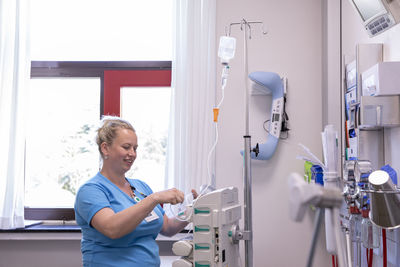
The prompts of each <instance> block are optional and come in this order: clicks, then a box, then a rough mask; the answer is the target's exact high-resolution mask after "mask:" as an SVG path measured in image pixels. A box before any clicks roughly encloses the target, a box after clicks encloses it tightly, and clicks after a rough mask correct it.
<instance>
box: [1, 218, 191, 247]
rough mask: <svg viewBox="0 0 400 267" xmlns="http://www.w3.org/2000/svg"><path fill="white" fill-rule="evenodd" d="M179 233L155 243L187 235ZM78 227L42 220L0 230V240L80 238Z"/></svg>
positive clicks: (171, 240) (160, 236) (161, 238)
mask: <svg viewBox="0 0 400 267" xmlns="http://www.w3.org/2000/svg"><path fill="white" fill-rule="evenodd" d="M187 235H188V234H187V233H179V234H176V235H175V236H173V237H167V236H163V235H158V237H157V243H164V242H175V241H178V240H180V239H182V238H185V237H187ZM81 238H82V233H81V229H80V227H79V226H78V225H77V224H76V223H75V222H62V221H56V222H50V221H48V222H42V223H38V224H34V225H31V226H27V227H25V228H21V229H14V230H0V240H60V241H62V240H81Z"/></svg>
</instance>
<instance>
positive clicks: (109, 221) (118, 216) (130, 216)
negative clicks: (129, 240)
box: [92, 195, 158, 239]
mask: <svg viewBox="0 0 400 267" xmlns="http://www.w3.org/2000/svg"><path fill="white" fill-rule="evenodd" d="M157 204H158V203H157V201H156V200H155V199H154V198H153V197H152V196H151V195H150V196H148V197H147V198H145V199H143V200H141V201H140V202H139V203H137V204H135V205H133V206H131V207H129V208H127V209H125V210H123V211H120V212H117V213H114V212H113V211H112V210H111V209H104V210H106V211H103V212H102V213H100V212H101V211H102V210H101V211H100V212H99V214H96V215H95V216H94V217H93V220H92V224H93V226H94V227H95V228H96V229H97V230H98V231H100V232H101V233H103V234H104V235H106V236H107V237H109V238H112V239H116V238H120V237H122V236H124V235H126V234H128V233H130V232H132V231H133V230H135V229H136V227H137V226H138V225H139V224H140V223H141V222H142V221H143V220H144V219H145V218H146V217H147V216H148V215H149V213H150V212H151V211H152V210H153V209H154V208H155V207H156V205H157ZM96 216H98V217H97V218H96Z"/></svg>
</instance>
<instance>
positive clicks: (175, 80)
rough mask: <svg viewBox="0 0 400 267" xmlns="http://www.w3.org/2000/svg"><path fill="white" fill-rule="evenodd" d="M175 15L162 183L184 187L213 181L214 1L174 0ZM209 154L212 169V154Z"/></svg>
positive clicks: (193, 186) (186, 188) (197, 188)
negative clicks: (169, 102)
mask: <svg viewBox="0 0 400 267" xmlns="http://www.w3.org/2000/svg"><path fill="white" fill-rule="evenodd" d="M174 17H175V23H174V30H175V32H174V34H175V36H174V40H175V43H174V53H173V60H172V101H171V102H172V106H171V120H170V130H169V137H168V138H169V139H168V150H167V151H168V152H167V170H166V186H167V187H168V188H169V187H176V188H179V189H180V190H183V191H184V192H186V193H189V192H190V189H192V188H193V189H196V190H197V191H199V188H200V186H201V185H203V184H208V183H210V182H211V183H214V181H213V175H211V177H209V175H208V170H207V167H208V166H207V161H208V154H209V152H210V149H211V147H212V145H213V143H214V138H215V133H214V122H213V111H212V108H213V106H214V104H215V81H216V80H215V79H216V77H215V76H216V62H217V58H216V56H217V54H216V41H215V24H216V23H215V21H216V1H215V0H198V1H197V0H195V1H194V0H175V16H174ZM210 158H211V160H210V166H209V167H210V172H211V173H214V169H215V168H214V165H215V160H214V159H215V157H214V156H213V154H211V157H210Z"/></svg>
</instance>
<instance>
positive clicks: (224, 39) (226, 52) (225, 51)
mask: <svg viewBox="0 0 400 267" xmlns="http://www.w3.org/2000/svg"><path fill="white" fill-rule="evenodd" d="M235 50H236V39H235V38H233V37H230V36H221V38H220V39H219V49H218V56H219V57H220V58H221V63H222V64H228V63H229V60H231V59H232V58H233V57H234V56H235Z"/></svg>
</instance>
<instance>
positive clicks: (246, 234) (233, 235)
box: [228, 225, 252, 244]
mask: <svg viewBox="0 0 400 267" xmlns="http://www.w3.org/2000/svg"><path fill="white" fill-rule="evenodd" d="M228 235H229V239H230V241H231V243H232V244H238V243H239V241H240V240H252V233H251V231H241V230H240V229H239V226H238V225H232V228H231V230H230V231H229V233H228Z"/></svg>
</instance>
